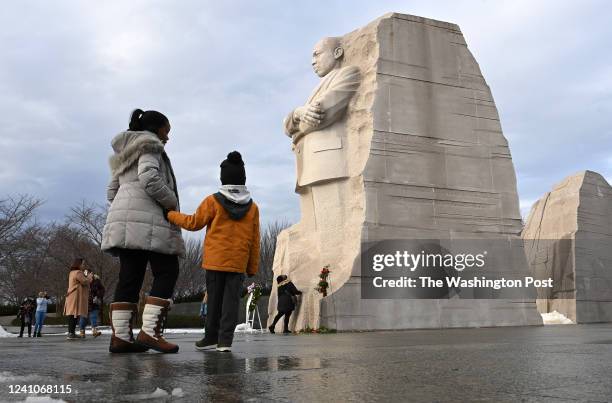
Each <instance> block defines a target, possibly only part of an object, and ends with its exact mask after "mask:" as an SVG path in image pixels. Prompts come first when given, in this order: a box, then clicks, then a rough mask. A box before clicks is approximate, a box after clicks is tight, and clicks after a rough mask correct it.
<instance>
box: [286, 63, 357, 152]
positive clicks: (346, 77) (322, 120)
mask: <svg viewBox="0 0 612 403" xmlns="http://www.w3.org/2000/svg"><path fill="white" fill-rule="evenodd" d="M359 82H360V73H359V68H358V67H355V66H347V67H344V68H341V69H339V70H338V72H337V73H336V74H335V76H334V77H333V79H332V80H331V82H330V85H329V87H328V88H327V90H326V91H325V92H323V94H321V95H320V97H317V99H316V100H314V101H313V102H312V103H311V104H307V105H304V106H301V107H299V108H296V109H295V110H294V111H293V116H294V119H296V117H297V119H296V120H295V121H294V124H296V126H297V127H296V128H295V126H294V128H295V129H297V130H296V131H295V133H294V134H293V135H292V138H293V142H294V143H296V142H297V141H298V140H299V139H300V138H301V137H303V136H305V135H306V134H308V133H311V132H314V131H317V130H322V129H324V128H326V127H328V126H331V125H332V124H334V123H336V122H337V121H338V120H340V119H341V118H342V117H343V116H344V113H345V112H346V108H347V107H348V104H349V102H350V100H351V98H352V97H353V95H355V92H357V88H358V87H359Z"/></svg>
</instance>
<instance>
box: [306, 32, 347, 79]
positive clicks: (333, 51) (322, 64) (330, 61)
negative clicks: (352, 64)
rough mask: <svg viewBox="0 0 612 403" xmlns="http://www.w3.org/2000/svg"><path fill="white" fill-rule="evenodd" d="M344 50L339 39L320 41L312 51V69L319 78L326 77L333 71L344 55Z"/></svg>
mask: <svg viewBox="0 0 612 403" xmlns="http://www.w3.org/2000/svg"><path fill="white" fill-rule="evenodd" d="M343 54H344V50H343V49H342V47H340V41H338V39H337V38H324V39H322V40H320V41H319V42H318V43H317V44H316V45H315V47H314V49H313V51H312V68H313V70H314V72H315V73H316V74H317V75H318V76H319V77H325V76H326V75H327V74H329V72H330V71H332V70H333V69H334V68H335V67H336V65H337V64H338V62H339V61H340V58H342V55H343Z"/></svg>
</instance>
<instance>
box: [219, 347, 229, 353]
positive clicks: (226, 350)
mask: <svg viewBox="0 0 612 403" xmlns="http://www.w3.org/2000/svg"><path fill="white" fill-rule="evenodd" d="M217 351H219V352H222V353H229V352H230V351H232V348H231V347H229V346H217Z"/></svg>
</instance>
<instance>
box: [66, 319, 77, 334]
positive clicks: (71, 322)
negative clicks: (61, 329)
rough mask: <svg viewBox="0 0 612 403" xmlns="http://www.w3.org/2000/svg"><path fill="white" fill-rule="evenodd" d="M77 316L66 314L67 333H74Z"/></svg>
mask: <svg viewBox="0 0 612 403" xmlns="http://www.w3.org/2000/svg"><path fill="white" fill-rule="evenodd" d="M78 318H79V317H78V316H73V315H70V316H68V333H69V334H74V333H75V332H76V325H77V321H78Z"/></svg>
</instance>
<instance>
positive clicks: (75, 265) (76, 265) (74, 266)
mask: <svg viewBox="0 0 612 403" xmlns="http://www.w3.org/2000/svg"><path fill="white" fill-rule="evenodd" d="M84 261H85V259H83V258H82V257H77V258H76V259H74V260H73V261H72V265H71V266H70V271H72V270H79V269H80V268H81V265H82V264H83V262H84Z"/></svg>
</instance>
